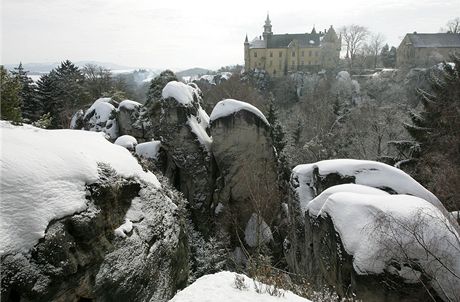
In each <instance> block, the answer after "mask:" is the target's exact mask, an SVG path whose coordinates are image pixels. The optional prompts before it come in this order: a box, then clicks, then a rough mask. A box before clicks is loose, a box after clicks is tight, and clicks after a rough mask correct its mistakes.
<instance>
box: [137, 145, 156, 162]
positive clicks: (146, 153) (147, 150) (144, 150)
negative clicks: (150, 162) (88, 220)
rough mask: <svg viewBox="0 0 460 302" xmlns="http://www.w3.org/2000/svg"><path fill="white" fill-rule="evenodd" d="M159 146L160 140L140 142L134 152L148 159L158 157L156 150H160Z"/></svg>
mask: <svg viewBox="0 0 460 302" xmlns="http://www.w3.org/2000/svg"><path fill="white" fill-rule="evenodd" d="M160 147H161V142H160V141H151V142H145V143H140V144H138V145H137V146H136V154H137V155H139V156H140V157H144V158H148V159H158V152H160Z"/></svg>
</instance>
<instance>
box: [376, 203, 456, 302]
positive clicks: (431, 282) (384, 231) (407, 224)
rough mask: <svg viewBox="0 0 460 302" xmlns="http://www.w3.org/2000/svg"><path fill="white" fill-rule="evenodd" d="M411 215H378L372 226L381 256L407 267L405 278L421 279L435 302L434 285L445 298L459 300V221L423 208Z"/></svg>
mask: <svg viewBox="0 0 460 302" xmlns="http://www.w3.org/2000/svg"><path fill="white" fill-rule="evenodd" d="M411 214H412V215H411V216H410V217H404V218H402V217H395V216H393V214H389V213H379V214H376V216H375V219H376V220H375V221H376V222H377V223H376V224H375V225H373V226H372V227H373V228H374V231H375V233H374V235H375V238H378V239H377V242H378V243H379V245H380V253H379V256H378V257H381V258H383V259H391V262H390V263H388V264H389V265H390V266H393V267H396V268H398V267H399V268H401V270H400V271H401V272H404V270H402V269H403V268H404V269H405V270H406V271H407V273H406V277H408V278H413V281H415V282H419V283H420V284H421V285H422V286H423V287H424V288H425V289H426V291H427V293H428V295H430V296H431V298H432V300H433V301H437V300H436V299H435V297H434V296H433V295H432V290H431V288H433V289H434V290H435V291H436V293H437V294H438V295H439V296H440V297H441V298H442V299H443V300H444V301H449V302H458V301H460V293H459V292H458V288H459V286H460V272H459V267H458V261H459V260H458V259H460V258H459V257H460V236H459V233H458V224H456V222H455V221H453V220H452V219H449V218H446V216H445V215H444V214H442V213H441V212H440V211H439V212H433V211H430V210H428V209H423V208H420V209H417V210H415V211H413V212H412V213H411ZM388 269H390V268H388Z"/></svg>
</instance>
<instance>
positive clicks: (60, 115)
mask: <svg viewBox="0 0 460 302" xmlns="http://www.w3.org/2000/svg"><path fill="white" fill-rule="evenodd" d="M0 72H1V92H2V102H1V119H4V120H11V121H13V122H17V123H20V122H26V123H32V124H35V125H37V126H40V127H43V128H53V129H59V128H68V126H69V123H70V120H71V118H72V115H73V114H74V113H75V111H77V110H78V109H81V108H84V107H85V106H87V105H89V104H90V103H92V102H93V101H94V100H96V99H97V98H100V97H112V98H113V99H115V100H122V99H128V98H129V99H136V100H140V101H143V100H144V99H145V95H146V94H145V91H146V90H147V88H148V83H145V85H143V84H142V83H141V84H140V85H139V84H138V81H136V79H135V77H136V72H134V73H131V74H123V75H117V76H114V75H113V74H112V72H111V71H110V70H109V69H106V68H104V67H102V66H97V65H93V64H87V65H85V66H84V67H83V68H79V67H78V66H76V65H75V64H73V63H72V62H70V61H69V60H66V61H64V62H62V63H61V64H60V65H59V66H58V67H57V68H55V69H53V70H51V71H50V73H49V74H46V75H43V76H41V77H40V79H39V80H38V81H37V83H34V82H33V81H32V79H31V78H30V77H28V75H27V73H28V71H26V70H24V68H23V66H22V64H19V66H18V67H16V68H15V69H14V70H12V71H11V72H10V71H8V70H6V69H5V68H4V67H3V66H0ZM138 72H143V71H138ZM139 86H142V87H139Z"/></svg>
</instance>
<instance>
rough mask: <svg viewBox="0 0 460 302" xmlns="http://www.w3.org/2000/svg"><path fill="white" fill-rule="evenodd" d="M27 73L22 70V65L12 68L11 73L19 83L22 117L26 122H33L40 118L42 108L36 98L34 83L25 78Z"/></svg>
mask: <svg viewBox="0 0 460 302" xmlns="http://www.w3.org/2000/svg"><path fill="white" fill-rule="evenodd" d="M27 73H28V71H26V70H24V67H23V66H22V63H19V65H18V67H16V68H14V71H13V72H12V74H13V75H14V76H15V77H16V78H17V79H18V81H19V82H20V83H21V91H20V96H21V99H22V108H21V111H22V117H23V118H24V119H25V120H26V121H30V122H33V121H36V120H38V119H39V118H40V115H41V110H42V108H41V106H40V103H39V102H38V101H37V98H36V90H35V85H34V82H33V81H32V79H31V78H29V77H28V76H27Z"/></svg>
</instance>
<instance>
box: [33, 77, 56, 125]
mask: <svg viewBox="0 0 460 302" xmlns="http://www.w3.org/2000/svg"><path fill="white" fill-rule="evenodd" d="M54 73H55V71H51V72H50V74H48V75H43V76H41V77H40V79H39V80H38V81H37V94H36V99H37V102H38V103H39V104H40V106H41V108H42V110H43V112H44V113H45V114H49V117H50V119H51V123H50V127H51V128H59V126H60V124H61V123H60V112H61V111H62V110H63V105H62V104H61V102H60V101H59V100H58V99H57V97H56V93H57V92H56V90H57V88H56V86H55V78H56V77H55V75H54Z"/></svg>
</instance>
